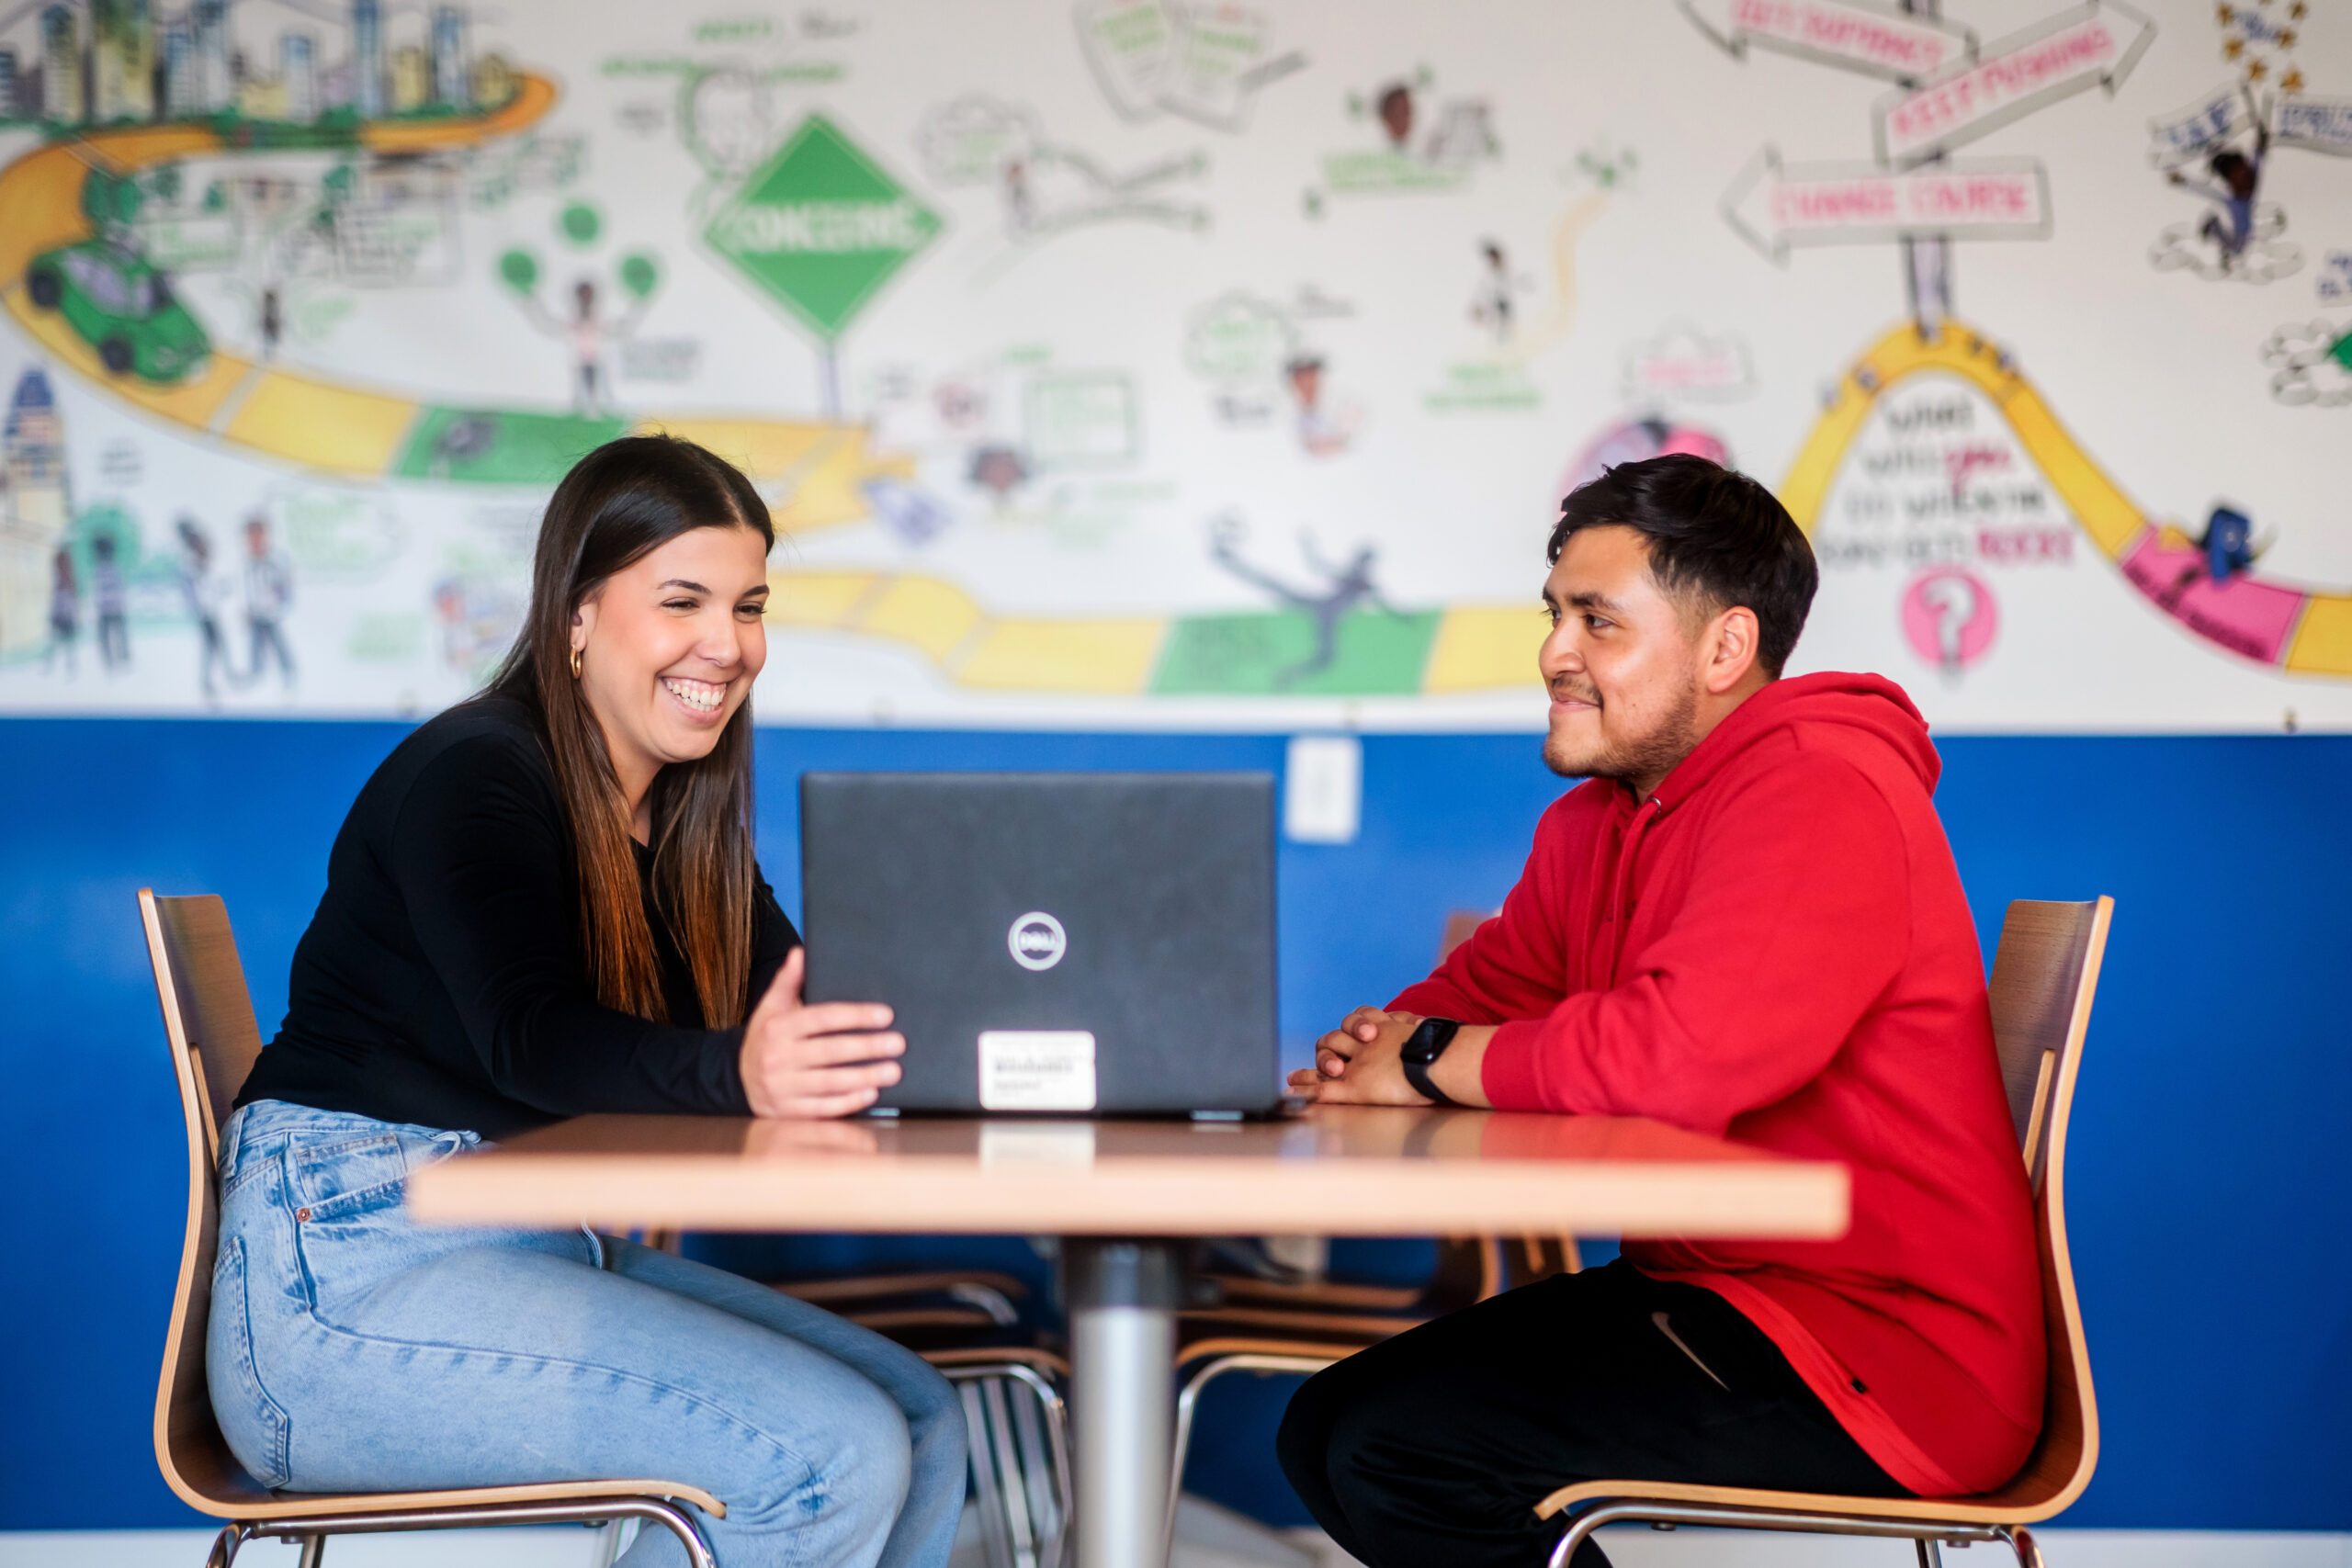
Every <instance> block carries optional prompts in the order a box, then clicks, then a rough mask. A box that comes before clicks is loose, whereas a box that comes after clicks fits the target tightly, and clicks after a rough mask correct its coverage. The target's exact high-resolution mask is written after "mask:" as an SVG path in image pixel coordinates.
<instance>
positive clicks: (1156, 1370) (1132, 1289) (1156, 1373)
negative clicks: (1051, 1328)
mask: <svg viewBox="0 0 2352 1568" xmlns="http://www.w3.org/2000/svg"><path fill="white" fill-rule="evenodd" d="M1062 1258H1063V1264H1064V1268H1065V1269H1066V1270H1067V1272H1066V1275H1065V1282H1066V1288H1067V1292H1068V1300H1069V1335H1070V1404H1071V1411H1070V1423H1071V1427H1072V1429H1073V1433H1074V1435H1075V1437H1076V1438H1077V1448H1078V1451H1077V1454H1076V1455H1075V1457H1074V1463H1075V1466H1076V1469H1077V1472H1078V1474H1077V1481H1078V1499H1077V1502H1078V1568H1163V1565H1164V1564H1165V1562H1166V1560H1167V1551H1168V1466H1169V1461H1170V1445H1171V1444H1172V1443H1173V1442H1174V1439H1175V1421H1176V1416H1175V1392H1174V1380H1175V1365H1174V1356H1175V1351H1176V1306H1177V1303H1178V1300H1179V1296H1180V1292H1181V1286H1182V1280H1183V1267H1184V1251H1183V1244H1182V1243H1181V1242H1174V1241H1159V1240H1131V1239H1119V1240H1112V1239H1107V1238H1104V1237H1100V1236H1071V1237H1069V1238H1066V1239H1065V1240H1064V1241H1063V1243H1062Z"/></svg>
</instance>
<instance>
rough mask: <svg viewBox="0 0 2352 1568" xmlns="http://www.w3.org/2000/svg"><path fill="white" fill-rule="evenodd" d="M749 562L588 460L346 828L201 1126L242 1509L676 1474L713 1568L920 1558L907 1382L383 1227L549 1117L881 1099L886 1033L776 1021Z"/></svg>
mask: <svg viewBox="0 0 2352 1568" xmlns="http://www.w3.org/2000/svg"><path fill="white" fill-rule="evenodd" d="M774 542H775V531H774V527H773V525H771V523H770V522H769V519H768V513H767V508H766V507H765V505H763V503H762V502H761V501H760V498H759V495H758V493H757V492H756V491H753V490H752V487H751V484H750V483H749V482H748V481H747V480H746V479H744V478H743V476H742V475H741V474H740V473H738V472H737V471H736V470H735V469H734V468H730V467H729V466H728V465H727V464H726V463H724V462H722V461H721V460H719V459H718V457H713V456H712V455H711V454H710V453H708V452H707V451H705V450H704V449H703V448H701V447H699V446H693V445H691V444H689V443H686V442H683V441H674V440H670V439H668V438H665V437H659V436H644V437H632V438H629V439H627V440H622V441H616V442H613V443H611V444H610V445H608V446H602V447H599V448H598V449H597V450H596V451H594V452H593V453H591V454H589V455H588V457H585V458H583V459H582V460H581V462H580V464H579V465H578V466H577V467H576V468H573V469H572V470H571V473H570V474H569V475H568V476H566V478H565V479H564V480H563V482H562V484H561V485H560V486H559V487H558V488H557V490H556V492H555V495H554V497H553V498H552V499H551V500H550V501H549V502H548V510H547V516H546V518H545V520H544V522H543V523H542V525H541V527H540V533H539V542H538V549H537V556H536V558H535V560H534V563H533V568H532V580H531V605H530V609H529V612H528V614H527V615H526V618H525V625H524V627H523V630H522V633H521V635H520V636H519V637H517V638H516V639H515V647H514V649H513V651H512V652H510V653H509V654H508V655H507V658H506V661H505V663H504V664H503V666H502V667H501V668H500V670H499V672H498V674H497V676H496V677H495V678H494V679H493V680H492V683H491V686H490V689H489V690H488V691H486V692H484V693H483V694H481V696H479V697H477V698H475V699H474V700H472V701H471V702H468V703H463V704H460V705H458V706H457V707H455V708H452V709H451V710H449V711H448V712H447V713H445V714H442V715H441V716H438V717H436V718H435V719H433V720H431V721H430V722H428V723H426V724H425V725H424V726H422V727H421V728H418V729H417V730H416V731H415V733H413V735H411V736H409V738H408V739H405V740H403V741H402V742H401V744H400V745H399V746H398V747H397V748H395V749H394V750H393V752H392V754H391V755H390V757H388V758H386V759H385V760H384V761H383V763H382V765H381V766H379V768H378V769H377V770H376V773H375V774H374V776H373V777H371V778H370V779H369V780H368V784H367V785H366V787H364V788H363V789H362V790H361V791H360V794H359V798H358V799H357V800H356V802H354V803H353V805H352V807H351V812H350V815H349V816H348V817H347V818H345V821H344V826H343V830H342V831H341V832H340V833H339V834H337V835H336V838H335V843H334V851H333V853H332V854H331V856H330V858H329V861H328V865H327V890H326V894H325V896H324V897H322V898H321V900H320V901H319V908H318V912H317V914H316V915H314V916H313V917H312V918H311V926H310V929H309V930H308V931H305V932H304V933H303V937H302V941H301V943H300V946H299V947H297V948H296V950H295V954H294V969H293V974H292V976H290V979H289V984H288V993H289V997H288V1010H287V1015H286V1021H285V1023H284V1025H283V1026H282V1027H281V1028H280V1030H279V1032H278V1034H277V1039H276V1040H274V1041H272V1042H271V1043H270V1044H269V1045H268V1047H267V1048H266V1049H265V1050H264V1051H263V1052H262V1053H261V1055H260V1058H259V1059H258V1061H257V1062H256V1063H255V1065H254V1070H253V1073H252V1075H251V1076H250V1077H248V1078H247V1079H246V1081H245V1084H244V1087H243V1091H242V1092H241V1093H240V1094H239V1096H238V1100H237V1103H238V1106H239V1110H238V1111H237V1114H236V1115H235V1116H234V1117H233V1118H232V1119H231V1121H230V1122H229V1125H228V1126H227V1127H226V1128H225V1129H223V1131H222V1134H221V1164H220V1183H221V1194H222V1201H221V1233H220V1234H221V1246H220V1258H221V1260H222V1262H221V1270H222V1271H221V1273H220V1276H219V1277H218V1278H217V1279H216V1281H215V1292H214V1303H215V1309H214V1313H213V1316H212V1320H211V1323H210V1327H209V1341H208V1344H207V1347H206V1358H207V1365H208V1367H209V1369H210V1372H211V1378H210V1382H211V1388H212V1393H213V1405H214V1411H215V1413H216V1414H217V1415H218V1416H219V1417H220V1428H221V1432H222V1434H223V1435H224V1436H225V1437H226V1438H228V1440H229V1444H230V1447H231V1448H232V1450H235V1452H236V1455H237V1457H238V1459H239V1461H241V1462H243V1464H244V1465H245V1467H246V1468H247V1469H248V1470H249V1471H251V1472H252V1473H253V1474H254V1476H255V1477H256V1478H258V1479H259V1480H261V1481H263V1482H264V1483H266V1484H268V1485H271V1486H274V1487H282V1488H289V1489H292V1490H296V1491H359V1490H367V1489H369V1488H394V1489H401V1490H409V1489H419V1488H443V1487H458V1486H472V1485H496V1484H506V1483H529V1482H548V1481H565V1480H579V1479H587V1478H594V1477H598V1476H612V1475H668V1474H676V1475H679V1476H681V1477H682V1478H683V1479H686V1480H689V1481H691V1482H693V1483H695V1484H696V1485H699V1486H702V1487H704V1488H705V1489H707V1491H709V1492H711V1493H713V1494H714V1495H717V1496H718V1498H719V1499H720V1500H721V1501H722V1502H723V1503H725V1504H726V1506H727V1511H726V1513H725V1515H724V1516H723V1517H720V1516H711V1517H705V1518H702V1519H701V1520H700V1521H699V1522H700V1523H701V1524H702V1525H703V1528H704V1529H705V1531H706V1533H707V1537H708V1539H709V1541H710V1544H711V1546H712V1547H713V1549H714V1551H716V1553H717V1555H718V1558H719V1560H720V1561H722V1562H728V1563H729V1564H740V1565H742V1568H759V1565H761V1564H768V1563H783V1562H792V1563H795V1564H832V1563H841V1564H848V1563H856V1564H859V1565H860V1568H864V1565H866V1564H876V1563H878V1564H879V1565H881V1568H916V1565H919V1564H937V1563H941V1562H944V1561H945V1559H946V1556H947V1551H948V1547H949V1545H950V1543H951V1542H952V1540H953V1539H954V1536H955V1530H956V1518H957V1516H958V1513H959V1510H960V1506H961V1504H962V1501H963V1494H964V1453H965V1450H964V1435H963V1425H962V1420H961V1417H960V1416H959V1415H958V1414H957V1407H956V1398H955V1395H954V1393H952V1392H951V1391H950V1390H949V1388H948V1386H947V1384H946V1383H945V1382H944V1381H943V1380H942V1379H941V1378H940V1376H939V1375H938V1374H937V1373H936V1372H934V1371H932V1370H931V1369H930V1368H929V1367H928V1366H926V1365H925V1364H924V1363H923V1362H922V1360H921V1359H918V1358H916V1357H915V1356H913V1355H912V1354H911V1353H910V1352H908V1351H906V1350H903V1349H901V1348H899V1347H897V1346H895V1345H893V1344H891V1343H889V1342H888V1341H887V1340H884V1339H882V1338H880V1337H877V1336H876V1335H873V1334H870V1333H868V1332H866V1331H865V1330H864V1329H861V1328H857V1327H854V1326H853V1325H849V1324H847V1323H844V1322H842V1321H841V1320H840V1319H838V1318H834V1317H831V1316H830V1315H828V1314H825V1313H823V1312H821V1311H820V1310H819V1309H817V1308H814V1307H810V1306H808V1305H806V1304H804V1303H800V1302H797V1301H796V1300H794V1299H793V1298H792V1297H789V1296H786V1295H782V1294H779V1293H777V1292H773V1291H768V1290H765V1289H760V1288H754V1287H750V1286H747V1285H745V1284H744V1282H743V1281H742V1280H739V1279H736V1278H735V1277H734V1276H732V1275H729V1274H724V1273H721V1272H719V1271H718V1270H717V1269H707V1268H704V1267H702V1266H700V1265H698V1264H694V1263H689V1262H686V1261H684V1260H683V1259H680V1258H672V1257H670V1256H668V1255H667V1254H665V1253H661V1252H655V1251H652V1250H650V1249H649V1248H646V1247H639V1246H636V1245H634V1244H632V1243H629V1242H626V1241H618V1240H613V1239H609V1238H605V1237H600V1236H596V1235H591V1234H589V1233H587V1232H585V1231H570V1232H534V1231H490V1232H479V1231H463V1230H422V1229H419V1228H418V1227H416V1226H414V1225H413V1224H410V1222H409V1220H408V1218H407V1215H406V1211H405V1209H404V1208H403V1206H402V1202H401V1199H402V1194H403V1190H404V1188H405V1186H406V1179H407V1177H408V1176H409V1175H410V1174H411V1173H412V1172H413V1171H415V1170H416V1169H417V1168H420V1167H422V1166H425V1165H430V1164H433V1163H435V1162H436V1161H439V1160H443V1159H448V1158H452V1157H462V1156H464V1154H465V1153H466V1152H467V1151H468V1150H469V1149H471V1148H473V1147H475V1146H477V1145H480V1144H481V1141H482V1139H483V1138H485V1137H490V1138H499V1137H504V1136H505V1135H507V1134H509V1133H511V1132H514V1131H516V1130H518V1129H521V1128H524V1127H528V1126H531V1125H533V1124H535V1123H537V1122H545V1121H548V1120H549V1119H551V1118H554V1117H557V1116H566V1115H572V1114H576V1113H579V1112H583V1111H687V1112H697V1111H699V1112H712V1113H720V1114H736V1115H740V1114H741V1113H743V1112H745V1111H751V1112H753V1113H755V1114H759V1115H763V1116H794V1117H828V1116H839V1115H842V1114H843V1113H845V1112H848V1111H855V1110H858V1109H861V1108H862V1107H864V1106H866V1105H869V1104H871V1103H873V1101H874V1099H875V1097H876V1093H877V1092H878V1091H879V1089H881V1088H882V1087H883V1086H885V1085H887V1084H889V1083H892V1082H895V1081H896V1080H897V1078H898V1076H899V1068H898V1064H897V1062H896V1060H895V1059H894V1058H896V1057H897V1056H898V1055H899V1054H900V1053H901V1052H902V1051H903V1050H904V1049H905V1043H904V1042H903V1041H902V1040H901V1039H900V1038H899V1036H898V1035H897V1034H895V1033H889V1032H886V1031H887V1030H888V1025H889V1022H890V1015H889V1012H888V1010H887V1009H884V1008H877V1007H871V1006H865V1005H863V1004H857V1003H831V1004H826V1005H821V1006H816V1007H808V1006H803V1005H802V1003H801V1000H800V973H801V963H800V956H799V938H798V936H797V933H796V932H795V931H793V929H792V925H791V922H790V921H788V920H787V919H785V916H784V911H783V910H782V909H781V908H778V907H777V905H776V901H775V894H774V892H773V891H771V890H770V889H769V887H768V886H767V884H766V882H765V881H763V879H762V878H761V876H760V872H759V867H758V865H757V864H756V863H754V862H753V860H752V827H751V794H752V788H751V785H752V773H751V770H752V750H751V722H752V716H751V709H750V706H749V704H750V697H751V689H752V681H753V679H754V678H756V677H757V676H758V674H759V672H760V667H761V665H762V664H763V662H764V660H765V659H766V654H767V642H766V635H765V632H764V630H763V626H762V622H761V615H762V611H763V607H764V605H765V603H766V594H767V589H766V585H765V581H764V579H765V572H766V561H767V552H768V549H769V547H770V546H771V545H772V544H773V543H774ZM755 1003H756V1005H754V1004H755ZM656 1533H657V1534H658V1533H659V1532H656ZM876 1542H880V1543H882V1544H881V1546H880V1547H879V1551H880V1555H879V1557H878V1558H877V1557H876V1555H875V1553H876V1550H877V1548H876ZM670 1546H671V1543H670V1541H669V1540H667V1538H666V1537H664V1538H662V1539H661V1540H656V1539H654V1538H653V1537H652V1536H648V1537H647V1538H645V1539H644V1540H641V1541H640V1542H639V1545H638V1546H636V1547H634V1548H632V1549H631V1551H630V1552H629V1555H628V1558H627V1559H626V1560H625V1563H626V1568H650V1565H651V1564H652V1563H653V1562H657V1561H666V1559H662V1558H661V1557H660V1555H659V1554H660V1553H662V1552H663V1551H668V1550H669V1549H670Z"/></svg>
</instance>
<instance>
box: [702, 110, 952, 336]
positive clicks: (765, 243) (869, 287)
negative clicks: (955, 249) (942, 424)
mask: <svg viewBox="0 0 2352 1568" xmlns="http://www.w3.org/2000/svg"><path fill="white" fill-rule="evenodd" d="M939 229H940V222H939V216H938V214H936V213H934V212H933V211H932V210H931V209H928V208H926V207H924V206H923V205H922V203H921V202H919V201H917V200H916V199H915V198H914V197H912V196H910V195H909V194H908V193H907V190H906V187H904V186H901V185H899V182H898V181H896V180H894V179H892V178H891V177H890V176H889V175H888V173H886V172H885V171H884V170H883V168H882V166H881V165H880V164H876V162H875V161H874V160H873V159H871V158H869V157H867V156H866V155H865V153H864V152H860V151H859V150H858V148H857V146H856V144H855V143H854V142H852V141H850V139H849V138H848V137H846V136H844V135H842V132H841V130H840V128H839V127H837V126H835V125H834V124H833V123H832V121H831V120H829V119H827V118H825V117H824V116H822V115H810V116H809V118H807V119H806V120H803V121H802V122H801V125H800V129H799V130H796V131H794V132H793V133H792V137H791V139H790V140H789V141H786V142H785V144H784V145H783V146H782V147H779V148H777V149H776V151H775V156H774V157H772V158H770V159H769V160H768V161H767V162H766V163H765V164H762V165H761V167H760V168H759V170H758V171H757V172H756V173H754V174H753V175H752V176H751V178H749V179H747V180H745V181H744V182H743V188H742V189H741V190H739V191H737V192H736V193H735V197H734V199H733V200H731V201H729V203H728V204H727V205H726V206H725V207H724V208H722V209H720V210H719V213H718V217H716V218H714V219H712V220H711V221H710V227H709V228H707V229H706V230H704V231H703V238H704V240H706V241H707V242H708V243H709V245H710V247H711V249H713V250H715V251H717V252H718V254H720V255H722V256H725V257H726V258H727V259H728V260H729V261H730V262H732V263H733V264H734V265H735V267H736V270H737V271H739V272H741V274H742V275H743V276H745V277H747V278H749V279H750V280H751V281H752V284H753V285H754V286H755V287H757V288H760V289H761V290H762V291H763V292H764V293H766V294H768V295H770V296H771V297H773V298H774V299H777V300H779V301H781V302H782V303H783V305H784V306H785V308H786V310H790V311H791V312H792V313H793V314H794V315H796V316H797V317H799V318H800V319H801V320H802V321H805V322H807V323H808V325H809V330H811V331H812V332H814V333H816V334H817V335H818V336H819V337H820V338H823V339H824V340H826V341H827V342H829V343H830V342H831V341H832V340H833V339H834V338H836V337H839V336H840V335H841V333H842V328H844V327H846V326H848V325H849V323H850V321H851V319H852V318H853V317H854V316H855V315H856V314H857V313H858V311H860V310H863V309H865V302H866V301H867V300H868V299H873V298H874V294H875V291H876V289H878V288H881V287H882V285H883V284H884V283H886V282H888V280H889V278H890V277H891V276H892V275H893V274H895V273H896V272H897V271H898V270H899V268H900V267H902V266H904V265H907V262H908V261H909V260H910V258H912V257H913V255H914V254H915V253H916V252H918V251H920V250H922V248H923V247H924V246H925V245H927V244H929V243H931V242H932V239H933V236H935V235H936V234H937V233H938V232H939Z"/></svg>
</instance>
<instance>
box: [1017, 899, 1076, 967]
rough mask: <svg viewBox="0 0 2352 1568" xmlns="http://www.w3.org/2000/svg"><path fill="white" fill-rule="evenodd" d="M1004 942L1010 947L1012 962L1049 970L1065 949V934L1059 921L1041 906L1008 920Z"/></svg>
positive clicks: (1067, 941) (1066, 937) (1066, 943)
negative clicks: (1010, 924) (1010, 921)
mask: <svg viewBox="0 0 2352 1568" xmlns="http://www.w3.org/2000/svg"><path fill="white" fill-rule="evenodd" d="M1004 945H1005V946H1006V947H1007V948H1009V949H1011V950H1012V961H1013V962H1014V963H1015V964H1020V965H1021V967H1023V969H1051V968H1052V967H1053V966H1054V965H1055V964H1059V963H1060V962H1061V961H1062V954H1063V953H1066V952H1068V951H1069V936H1068V935H1067V934H1066V933H1065V932H1064V931H1062V923H1061V922H1060V921H1059V920H1057V919H1054V917H1053V916H1051V915H1049V914H1047V913H1046V911H1044V910H1043V909H1032V910H1030V911H1029V912H1028V913H1027V914H1025V915H1023V916H1022V917H1021V918H1020V919H1017V920H1015V921H1013V922H1012V930H1011V931H1007V932H1006V933H1005V936H1004Z"/></svg>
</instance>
